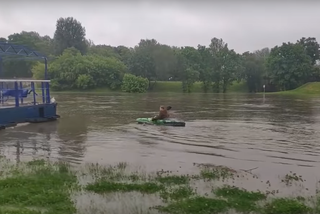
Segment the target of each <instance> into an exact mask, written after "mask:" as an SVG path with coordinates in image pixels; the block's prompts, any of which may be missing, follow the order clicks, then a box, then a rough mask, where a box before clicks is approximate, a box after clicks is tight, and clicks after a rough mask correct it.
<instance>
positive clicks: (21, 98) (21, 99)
mask: <svg viewBox="0 0 320 214" xmlns="http://www.w3.org/2000/svg"><path fill="white" fill-rule="evenodd" d="M20 90H21V97H20V101H21V104H23V87H22V82H20Z"/></svg>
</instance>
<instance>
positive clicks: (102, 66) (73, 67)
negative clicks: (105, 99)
mask: <svg viewBox="0 0 320 214" xmlns="http://www.w3.org/2000/svg"><path fill="white" fill-rule="evenodd" d="M126 72H127V67H126V66H125V65H124V64H123V63H122V62H121V61H120V60H118V59H116V58H113V57H103V56H98V55H81V53H80V51H78V50H77V49H75V48H68V49H66V50H65V51H64V52H63V54H62V55H61V56H59V57H58V58H57V59H56V60H55V61H53V62H52V63H51V64H50V66H49V74H50V75H51V78H52V79H53V82H54V84H52V85H53V87H55V88H56V89H61V90H63V89H74V88H81V89H87V88H94V87H108V88H110V89H117V88H120V86H121V82H122V78H123V75H124V73H126Z"/></svg>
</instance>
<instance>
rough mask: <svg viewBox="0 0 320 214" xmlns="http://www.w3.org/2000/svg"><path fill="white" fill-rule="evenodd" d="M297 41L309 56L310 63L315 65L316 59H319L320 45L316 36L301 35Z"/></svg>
mask: <svg viewBox="0 0 320 214" xmlns="http://www.w3.org/2000/svg"><path fill="white" fill-rule="evenodd" d="M297 43H298V44H301V45H302V46H303V47H304V48H305V51H306V53H307V55H308V56H310V58H311V63H312V65H315V64H316V61H317V60H319V59H320V46H319V43H318V42H317V40H316V38H314V37H308V38H305V37H302V38H301V39H300V40H298V41H297Z"/></svg>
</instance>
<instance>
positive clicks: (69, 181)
mask: <svg viewBox="0 0 320 214" xmlns="http://www.w3.org/2000/svg"><path fill="white" fill-rule="evenodd" d="M0 162H1V163H0V172H1V174H0V214H2V213H6V214H7V213H8V214H29V213H30V214H31V213H32V214H37V213H47V214H54V213H55V214H67V213H68V214H70V213H111V214H112V213H126V214H131V213H132V214H138V213H140V214H145V213H152V214H153V213H167V214H214V213H228V212H229V213H231V212H232V213H256V214H298V213H299V214H308V213H320V207H319V204H320V198H319V197H317V196H315V197H313V200H312V199H309V198H305V197H303V196H298V197H292V198H279V197H271V195H269V194H267V193H264V192H262V191H248V190H246V189H243V188H240V187H237V186H231V185H227V184H224V185H220V186H219V185H218V183H219V181H225V180H227V179H237V178H238V177H239V174H238V172H236V171H235V170H233V169H230V168H226V167H222V166H215V167H201V168H200V170H199V173H197V174H193V175H175V174H172V172H166V171H163V170H162V171H159V172H155V173H154V174H147V173H143V172H142V171H141V170H132V169H130V167H129V165H128V164H127V163H119V164H118V165H116V166H106V167H104V166H100V165H98V164H91V165H86V166H85V167H83V168H81V169H79V168H72V167H71V166H69V165H68V164H65V163H61V162H57V163H51V162H47V161H44V160H35V161H31V162H26V163H19V164H13V163H11V162H10V161H7V160H5V159H1V160H0ZM290 180H294V181H302V180H303V179H302V178H301V176H297V175H296V174H294V173H291V174H287V175H286V176H285V177H284V179H283V180H282V182H288V181H290ZM199 182H203V183H205V184H208V185H210V188H212V190H211V191H210V188H209V191H208V193H206V194H203V193H201V191H198V185H199ZM289 187H292V186H291V185H290V186H289ZM289 187H288V188H289ZM81 198H82V200H81Z"/></svg>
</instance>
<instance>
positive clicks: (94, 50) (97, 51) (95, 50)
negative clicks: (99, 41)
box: [88, 45, 121, 59]
mask: <svg viewBox="0 0 320 214" xmlns="http://www.w3.org/2000/svg"><path fill="white" fill-rule="evenodd" d="M88 54H94V55H99V56H104V57H114V58H117V59H121V57H120V55H119V54H118V53H117V52H116V51H115V48H114V47H111V46H110V45H94V46H91V47H90V48H89V49H88Z"/></svg>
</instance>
